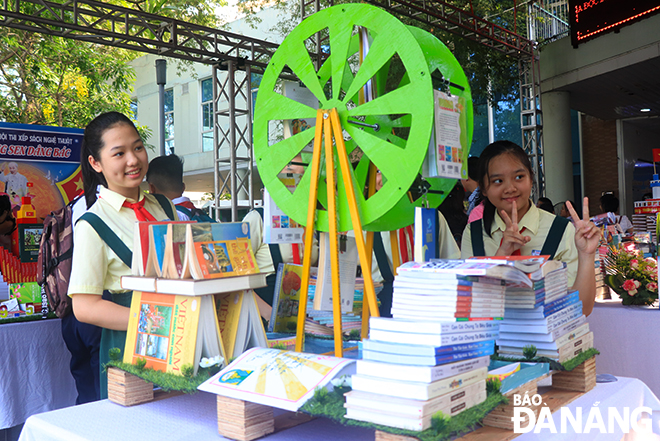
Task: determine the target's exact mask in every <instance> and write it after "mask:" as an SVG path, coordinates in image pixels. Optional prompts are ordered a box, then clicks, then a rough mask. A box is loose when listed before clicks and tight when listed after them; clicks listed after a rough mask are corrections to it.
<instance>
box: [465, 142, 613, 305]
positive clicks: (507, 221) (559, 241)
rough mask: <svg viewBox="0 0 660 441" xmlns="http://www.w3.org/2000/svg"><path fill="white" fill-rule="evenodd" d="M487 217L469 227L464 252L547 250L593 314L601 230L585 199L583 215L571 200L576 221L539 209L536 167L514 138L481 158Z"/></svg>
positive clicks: (532, 252)
mask: <svg viewBox="0 0 660 441" xmlns="http://www.w3.org/2000/svg"><path fill="white" fill-rule="evenodd" d="M479 169H480V170H479V171H480V173H479V175H480V180H479V185H480V188H481V189H482V194H483V196H484V198H485V200H484V217H483V220H478V221H475V222H472V223H471V224H469V225H468V226H467V227H466V228H465V232H464V233H463V241H462V244H461V257H462V258H468V257H472V256H475V255H476V256H479V255H485V256H510V255H516V254H518V255H523V256H533V255H545V254H548V255H550V256H551V259H555V260H560V261H562V262H566V264H567V265H568V268H567V269H568V285H569V287H571V285H572V287H571V288H570V289H571V290H578V291H579V292H580V300H582V311H583V313H584V315H589V314H591V311H592V309H593V305H594V301H595V296H596V280H595V274H594V256H595V254H596V250H597V248H598V243H599V241H600V230H599V229H598V228H597V227H596V226H595V225H594V224H593V223H592V222H590V221H589V202H588V199H587V198H584V206H583V211H582V212H583V218H582V219H580V218H579V217H578V216H577V213H575V210H574V208H573V207H572V206H571V205H570V203H567V204H566V205H567V207H569V211H570V213H571V216H573V219H575V220H576V222H575V224H574V225H573V224H571V223H570V222H568V221H566V220H565V219H563V218H558V217H557V216H555V215H553V214H550V213H548V212H545V211H543V210H539V209H538V208H536V206H535V205H534V204H533V203H532V202H531V201H530V199H529V198H530V195H531V192H532V176H533V174H532V166H531V164H530V162H529V158H528V157H527V154H526V153H525V151H524V150H523V149H522V148H520V147H519V146H518V145H516V144H514V143H512V142H510V141H497V142H494V143H492V144H490V145H489V146H488V147H486V149H485V150H484V152H483V153H482V154H481V157H480V159H479Z"/></svg>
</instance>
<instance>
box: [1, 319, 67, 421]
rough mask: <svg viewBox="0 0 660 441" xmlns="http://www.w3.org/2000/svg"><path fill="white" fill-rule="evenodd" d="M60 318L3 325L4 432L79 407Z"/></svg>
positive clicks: (2, 382) (2, 407)
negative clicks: (29, 420) (47, 414)
mask: <svg viewBox="0 0 660 441" xmlns="http://www.w3.org/2000/svg"><path fill="white" fill-rule="evenodd" d="M61 326H62V325H61V320H60V319H48V320H39V321H32V322H23V323H7V324H2V325H0V353H1V354H2V362H0V429H5V428H8V427H13V426H16V425H18V424H23V422H25V420H26V419H27V418H28V417H29V416H30V415H34V414H36V413H41V412H47V411H49V410H54V409H60V408H62V407H67V406H72V405H73V404H75V401H76V397H77V392H76V387H75V384H74V381H73V377H72V376H71V372H70V371H69V361H70V360H71V354H69V351H68V350H67V348H66V346H65V344H64V340H63V339H62V331H61Z"/></svg>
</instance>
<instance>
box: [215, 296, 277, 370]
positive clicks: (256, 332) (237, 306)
mask: <svg viewBox="0 0 660 441" xmlns="http://www.w3.org/2000/svg"><path fill="white" fill-rule="evenodd" d="M214 297H215V304H216V310H217V314H218V324H219V327H220V332H221V333H222V341H223V344H224V347H225V349H226V351H227V356H228V357H229V358H230V359H232V358H234V357H238V356H239V355H241V354H242V353H243V352H245V350H246V349H249V348H253V347H267V346H268V341H267V339H266V331H265V330H264V325H263V322H262V321H261V315H260V314H259V308H258V306H257V299H256V298H255V294H254V291H252V290H251V289H246V290H241V291H236V292H231V293H226V294H216V295H215V296H214Z"/></svg>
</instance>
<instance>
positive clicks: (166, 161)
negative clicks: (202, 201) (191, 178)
mask: <svg viewBox="0 0 660 441" xmlns="http://www.w3.org/2000/svg"><path fill="white" fill-rule="evenodd" d="M146 178H147V182H148V183H149V193H151V194H162V195H164V196H166V197H167V199H169V200H171V201H172V203H173V204H174V207H175V208H177V207H184V208H186V209H188V210H189V211H191V212H194V211H195V210H196V208H195V205H193V203H192V201H191V200H190V199H189V198H187V197H185V196H183V192H184V191H186V184H185V183H184V182H183V159H181V158H180V157H178V156H177V155H175V154H171V155H167V156H157V157H155V158H154V159H152V160H151V162H150V163H149V170H148V171H147V176H146ZM177 211H178V214H179V220H182V221H188V220H190V217H189V216H188V214H187V213H184V212H182V211H181V210H179V209H178V208H177Z"/></svg>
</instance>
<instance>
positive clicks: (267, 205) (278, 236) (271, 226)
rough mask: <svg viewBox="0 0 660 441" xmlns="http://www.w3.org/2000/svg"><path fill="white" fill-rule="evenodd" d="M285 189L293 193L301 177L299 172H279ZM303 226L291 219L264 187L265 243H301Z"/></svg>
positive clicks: (303, 231)
mask: <svg viewBox="0 0 660 441" xmlns="http://www.w3.org/2000/svg"><path fill="white" fill-rule="evenodd" d="M278 177H279V178H280V180H281V181H282V182H283V183H284V185H285V186H286V188H287V189H289V191H291V193H293V191H294V190H295V189H296V185H298V182H299V181H300V178H302V175H301V174H292V173H281V174H280V175H278ZM304 234H305V228H304V227H303V226H302V225H300V224H298V223H297V222H296V221H294V220H293V219H291V218H290V217H289V216H288V215H287V214H286V213H284V211H282V209H281V208H280V207H278V206H277V204H275V201H274V200H273V198H271V197H270V193H268V190H267V189H266V188H264V242H265V243H277V244H280V243H302V242H303V239H304Z"/></svg>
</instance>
